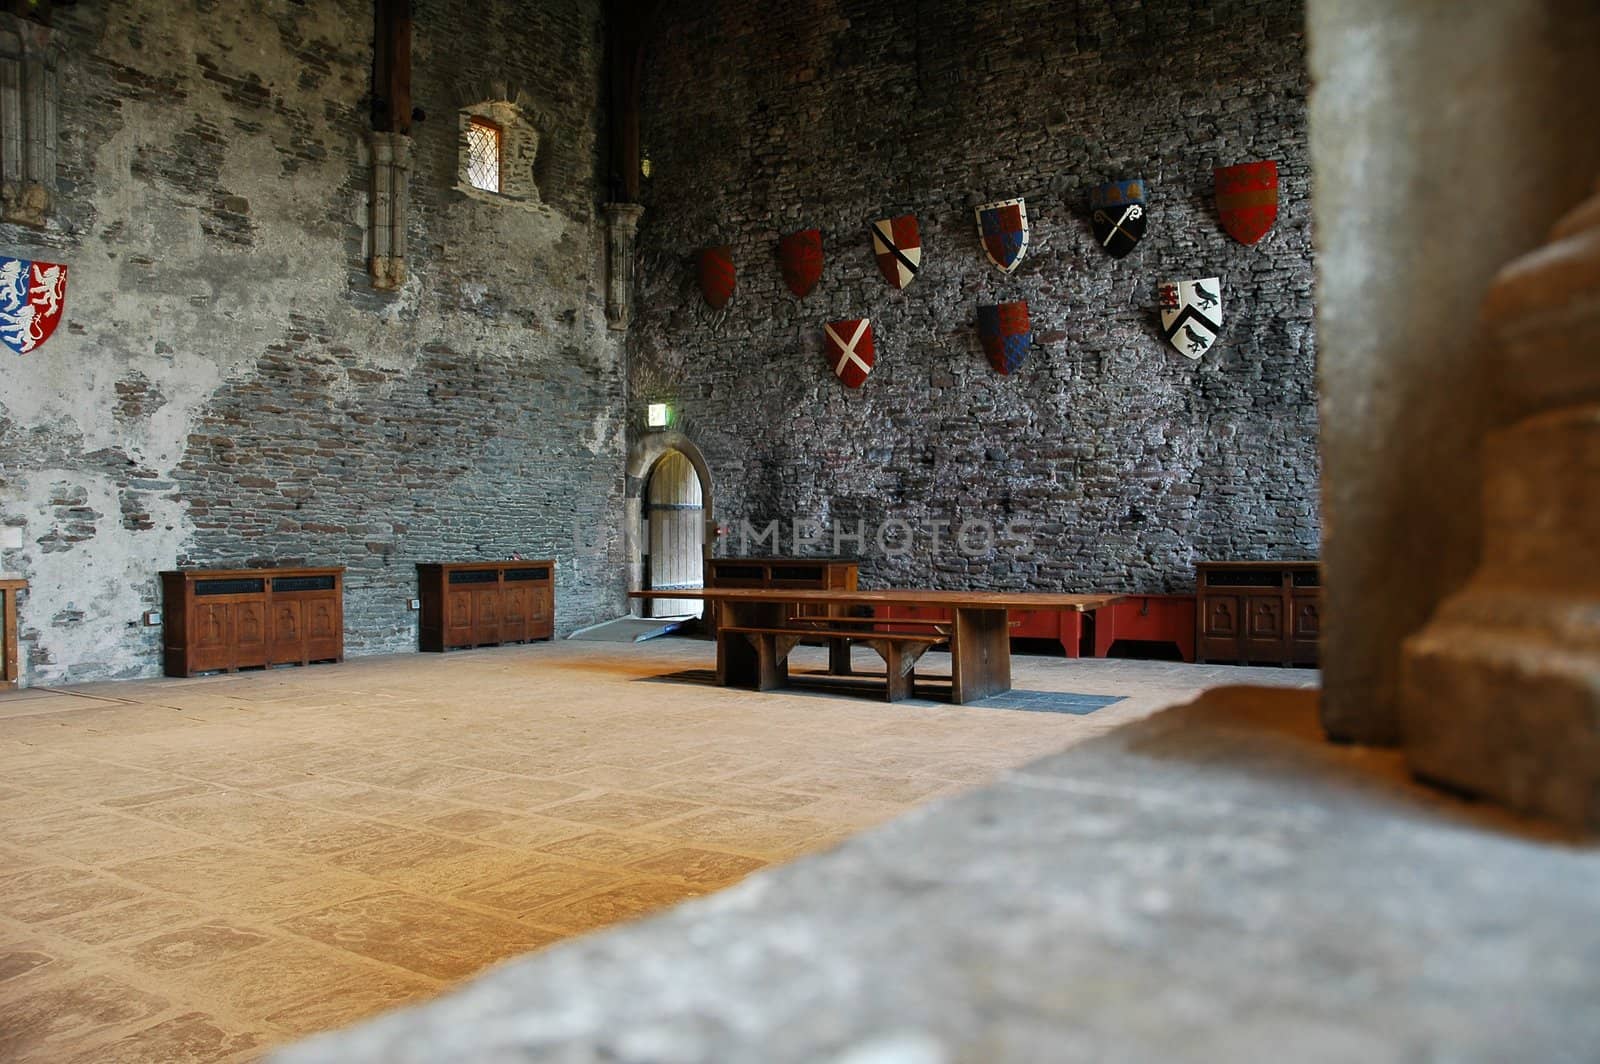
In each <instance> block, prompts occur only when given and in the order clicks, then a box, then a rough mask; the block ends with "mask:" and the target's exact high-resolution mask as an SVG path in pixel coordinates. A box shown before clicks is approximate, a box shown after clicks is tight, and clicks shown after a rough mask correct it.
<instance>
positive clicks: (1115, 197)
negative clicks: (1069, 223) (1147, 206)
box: [1089, 177, 1145, 259]
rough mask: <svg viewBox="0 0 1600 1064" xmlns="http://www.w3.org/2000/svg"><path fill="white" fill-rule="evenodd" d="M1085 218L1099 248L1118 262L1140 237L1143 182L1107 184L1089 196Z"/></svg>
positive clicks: (1142, 216)
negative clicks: (1092, 227)
mask: <svg viewBox="0 0 1600 1064" xmlns="http://www.w3.org/2000/svg"><path fill="white" fill-rule="evenodd" d="M1089 218H1090V224H1092V225H1093V226H1094V238H1095V239H1096V240H1098V241H1099V242H1100V246H1101V247H1103V248H1105V249H1106V250H1107V251H1108V252H1110V253H1111V257H1112V258H1114V259H1120V258H1122V256H1124V255H1126V254H1127V253H1128V252H1130V251H1132V250H1133V246H1134V245H1135V244H1137V243H1138V242H1139V238H1140V237H1142V236H1144V226H1145V216H1144V179H1143V178H1138V177H1136V178H1134V179H1132V180H1131V181H1107V182H1106V183H1105V184H1103V185H1101V186H1100V187H1098V188H1095V189H1091V190H1090V192H1089Z"/></svg>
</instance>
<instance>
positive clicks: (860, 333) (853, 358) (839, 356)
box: [822, 318, 874, 388]
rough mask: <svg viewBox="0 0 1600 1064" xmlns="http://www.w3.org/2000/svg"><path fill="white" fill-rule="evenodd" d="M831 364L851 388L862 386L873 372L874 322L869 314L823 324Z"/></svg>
mask: <svg viewBox="0 0 1600 1064" xmlns="http://www.w3.org/2000/svg"><path fill="white" fill-rule="evenodd" d="M822 333H823V337H824V339H825V341H826V350H825V351H824V352H823V353H824V354H825V355H827V357H828V365H829V366H832V367H833V372H834V375H835V376H837V377H838V378H839V379H840V380H842V381H844V383H845V387H847V388H859V387H861V385H862V383H863V382H864V381H865V380H866V379H867V374H869V373H871V372H872V363H873V361H874V359H873V352H872V322H871V321H870V320H869V319H867V318H849V319H847V320H845V321H830V322H829V323H828V324H826V325H824V326H823V327H822Z"/></svg>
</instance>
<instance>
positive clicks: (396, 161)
mask: <svg viewBox="0 0 1600 1064" xmlns="http://www.w3.org/2000/svg"><path fill="white" fill-rule="evenodd" d="M367 137H368V143H369V144H370V145H371V146H372V222H371V227H370V234H371V241H372V253H371V256H370V257H369V258H368V260H367V262H368V268H369V271H370V273H371V274H372V287H374V288H378V289H383V290H391V289H395V288H399V287H400V286H401V285H403V284H405V281H406V201H407V198H408V192H407V188H408V185H409V181H408V180H407V179H408V178H409V176H410V173H411V138H410V137H408V136H406V135H405V134H404V133H384V132H377V131H374V132H372V133H368V134H367Z"/></svg>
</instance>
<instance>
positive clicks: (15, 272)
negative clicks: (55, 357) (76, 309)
mask: <svg viewBox="0 0 1600 1064" xmlns="http://www.w3.org/2000/svg"><path fill="white" fill-rule="evenodd" d="M66 305H67V268H66V267H65V266H63V265H62V264H61V263H59V262H38V261H30V260H28V259H12V258H4V257H0V342H3V343H4V344H5V345H6V346H7V347H9V348H11V350H13V351H15V352H16V353H17V354H19V355H25V354H27V353H28V352H29V351H32V350H33V349H34V348H36V347H38V346H39V345H40V344H42V343H44V342H45V341H46V340H48V339H50V336H51V334H52V333H54V332H55V331H56V326H57V325H60V324H61V312H62V310H63V309H64V308H65V307H66Z"/></svg>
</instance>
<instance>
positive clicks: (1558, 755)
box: [1402, 191, 1600, 830]
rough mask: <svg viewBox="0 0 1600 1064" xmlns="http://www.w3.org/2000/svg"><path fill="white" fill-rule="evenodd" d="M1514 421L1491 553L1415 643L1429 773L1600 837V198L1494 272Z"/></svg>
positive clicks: (1412, 696) (1417, 745)
mask: <svg viewBox="0 0 1600 1064" xmlns="http://www.w3.org/2000/svg"><path fill="white" fill-rule="evenodd" d="M1484 320H1485V323H1486V324H1487V326H1488V327H1489V329H1490V331H1491V332H1492V334H1493V336H1494V338H1495V340H1496V341H1497V344H1498V352H1499V354H1498V361H1497V365H1496V367H1495V368H1496V372H1497V375H1498V377H1499V382H1500V386H1501V392H1502V395H1503V396H1504V397H1505V399H1506V402H1507V403H1508V405H1509V408H1510V409H1511V410H1512V413H1513V416H1514V417H1516V418H1518V419H1519V420H1516V421H1514V422H1513V423H1512V424H1510V425H1508V426H1507V427H1504V428H1501V429H1499V430H1497V431H1495V432H1493V433H1491V434H1490V435H1489V436H1488V437H1487V438H1486V440H1485V446H1484V456H1483V459H1484V480H1483V497H1482V511H1483V518H1484V536H1483V553H1482V557H1481V559H1480V561H1479V565H1478V568H1477V569H1476V571H1475V572H1474V574H1473V576H1472V579H1471V580H1470V582H1469V583H1468V584H1467V586H1466V587H1465V588H1464V589H1463V590H1462V591H1461V592H1459V593H1458V594H1456V595H1454V596H1452V597H1451V598H1449V599H1446V600H1445V601H1444V602H1443V603H1442V604H1441V605H1440V607H1439V609H1438V611H1437V612H1436V613H1435V614H1434V616H1433V618H1432V619H1431V620H1430V621H1429V623H1428V624H1427V626H1426V627H1424V628H1423V629H1422V630H1421V631H1420V632H1418V633H1417V634H1416V635H1414V636H1412V637H1411V638H1410V639H1409V640H1408V641H1407V643H1406V647H1405V680H1404V691H1403V717H1402V723H1403V728H1404V747H1405V753H1406V758H1407V760H1408V762H1409V763H1410V765H1411V767H1412V769H1413V771H1414V772H1416V773H1417V774H1418V775H1419V776H1422V777H1424V778H1427V779H1431V780H1434V781H1437V782H1440V783H1444V784H1446V785H1449V786H1451V787H1455V788H1458V789H1462V790H1466V791H1469V792H1473V793H1477V794H1481V795H1485V796H1487V797H1490V798H1493V799H1496V800H1498V801H1500V802H1503V803H1505V804H1507V805H1510V806H1512V807H1513V808H1516V809H1519V810H1521V811H1524V812H1528V813H1533V814H1537V815H1542V816H1549V817H1554V818H1556V819H1559V820H1561V821H1564V822H1566V823H1567V824H1570V825H1573V826H1575V827H1579V828H1584V829H1589V830H1600V191H1597V193H1596V195H1595V196H1594V197H1593V198H1591V199H1590V200H1588V201H1587V202H1585V203H1584V204H1583V205H1581V206H1580V207H1578V208H1577V209H1576V210H1575V211H1573V212H1572V213H1570V214H1568V215H1567V216H1566V217H1565V218H1564V219H1562V221H1561V222H1559V223H1557V225H1556V227H1555V230H1554V232H1553V237H1552V241H1551V242H1550V243H1549V244H1547V245H1546V246H1545V247H1543V248H1540V249H1539V250H1537V251H1534V252H1532V253H1531V254H1529V255H1527V256H1524V257H1523V258H1521V259H1518V260H1517V261H1515V262H1513V263H1512V264H1511V265H1510V266H1508V267H1506V269H1505V270H1503V271H1502V272H1501V274H1500V275H1499V276H1498V277H1497V278H1496V280H1495V284H1494V286H1493V288H1491V289H1490V292H1489V295H1488V297H1487V298H1486V300H1485V303H1484Z"/></svg>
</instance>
